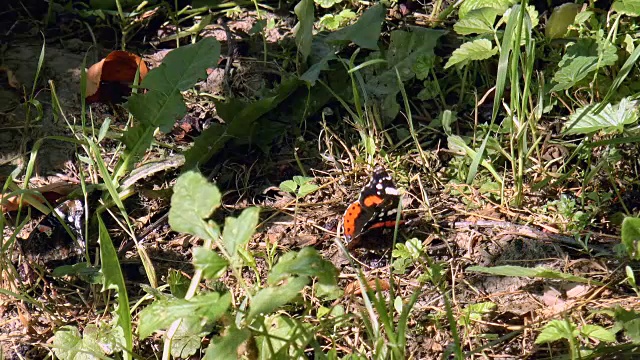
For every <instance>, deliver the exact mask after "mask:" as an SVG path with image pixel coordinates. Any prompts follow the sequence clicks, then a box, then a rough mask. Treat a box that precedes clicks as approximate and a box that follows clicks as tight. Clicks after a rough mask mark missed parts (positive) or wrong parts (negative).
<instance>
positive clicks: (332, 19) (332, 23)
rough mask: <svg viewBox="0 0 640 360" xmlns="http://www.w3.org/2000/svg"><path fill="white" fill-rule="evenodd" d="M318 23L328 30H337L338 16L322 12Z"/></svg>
mask: <svg viewBox="0 0 640 360" xmlns="http://www.w3.org/2000/svg"><path fill="white" fill-rule="evenodd" d="M318 24H319V25H320V26H322V27H323V28H325V29H327V30H330V31H334V30H338V29H339V28H340V18H338V17H337V16H335V15H332V14H324V15H322V17H321V18H320V20H318Z"/></svg>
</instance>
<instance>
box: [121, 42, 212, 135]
mask: <svg viewBox="0 0 640 360" xmlns="http://www.w3.org/2000/svg"><path fill="white" fill-rule="evenodd" d="M219 57H220V43H219V42H218V41H216V40H215V39H214V38H212V37H207V38H204V39H202V40H200V41H198V42H197V43H195V44H192V45H187V46H183V47H180V48H178V49H175V50H173V51H171V52H170V53H169V54H167V56H166V57H165V58H164V60H163V61H162V64H161V65H160V66H158V67H157V68H155V69H153V70H151V71H149V73H148V74H147V76H146V77H145V78H144V80H142V83H141V84H140V86H141V87H143V88H146V89H148V91H147V92H146V93H144V94H143V93H137V94H132V95H131V97H130V98H129V100H128V101H127V103H126V105H125V107H126V108H127V109H128V110H129V111H130V112H131V114H132V115H133V116H134V117H135V118H136V120H138V121H140V123H141V124H142V125H143V126H147V127H160V130H161V131H163V132H168V131H169V130H171V127H172V126H173V124H174V122H175V120H176V119H179V118H181V117H182V116H184V115H185V114H186V111H187V108H186V106H185V105H184V100H183V99H182V95H181V94H180V92H181V91H185V90H187V89H189V88H191V87H192V86H193V85H194V84H195V83H196V82H197V81H199V80H202V79H206V77H207V72H206V70H207V68H211V67H215V65H216V63H217V61H218V59H219Z"/></svg>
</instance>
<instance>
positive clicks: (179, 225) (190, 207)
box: [169, 171, 220, 239]
mask: <svg viewBox="0 0 640 360" xmlns="http://www.w3.org/2000/svg"><path fill="white" fill-rule="evenodd" d="M218 206H220V191H219V190H218V188H217V187H216V186H215V185H213V184H211V183H209V182H208V181H207V179H206V178H205V177H204V176H202V174H200V173H199V172H195V171H187V172H186V173H184V174H182V175H180V177H179V178H178V181H176V184H175V186H174V187H173V195H172V196H171V209H169V225H170V226H171V229H173V230H174V231H178V232H183V233H187V234H191V235H195V236H198V237H200V238H202V239H207V238H210V237H211V236H210V235H209V232H211V231H213V230H212V224H208V223H206V222H205V221H204V219H206V218H208V217H209V216H210V215H211V213H213V210H215V209H216V208H218Z"/></svg>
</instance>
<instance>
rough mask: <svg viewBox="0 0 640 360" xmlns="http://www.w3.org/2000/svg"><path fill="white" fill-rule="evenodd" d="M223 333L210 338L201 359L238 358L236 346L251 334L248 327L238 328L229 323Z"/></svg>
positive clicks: (233, 359)
mask: <svg viewBox="0 0 640 360" xmlns="http://www.w3.org/2000/svg"><path fill="white" fill-rule="evenodd" d="M223 334H224V335H222V336H216V337H215V338H213V339H211V343H209V346H208V347H207V351H206V352H205V355H204V359H203V360H236V359H238V358H239V355H240V354H238V347H240V345H242V343H243V342H245V341H247V340H248V339H249V337H250V336H251V331H249V330H248V329H238V328H237V327H236V326H235V325H233V324H232V325H231V326H230V327H229V328H228V329H227V330H226V331H225V332H223Z"/></svg>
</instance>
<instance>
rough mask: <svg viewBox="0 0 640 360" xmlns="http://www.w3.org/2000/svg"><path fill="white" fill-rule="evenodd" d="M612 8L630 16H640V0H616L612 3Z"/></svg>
mask: <svg viewBox="0 0 640 360" xmlns="http://www.w3.org/2000/svg"><path fill="white" fill-rule="evenodd" d="M611 10H613V11H615V12H617V13H620V14H624V15H629V16H633V17H636V16H640V1H639V0H616V1H615V2H614V3H613V5H611Z"/></svg>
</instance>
